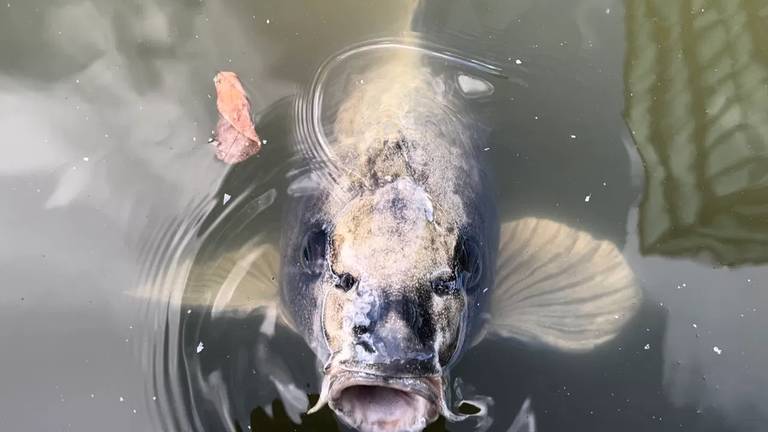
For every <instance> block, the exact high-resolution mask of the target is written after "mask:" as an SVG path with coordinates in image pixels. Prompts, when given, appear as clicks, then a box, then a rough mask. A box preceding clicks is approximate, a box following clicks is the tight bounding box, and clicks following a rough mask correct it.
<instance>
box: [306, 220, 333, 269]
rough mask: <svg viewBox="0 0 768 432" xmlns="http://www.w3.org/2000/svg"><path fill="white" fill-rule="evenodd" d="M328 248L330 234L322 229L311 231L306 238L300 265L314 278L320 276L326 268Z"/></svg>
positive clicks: (317, 228)
mask: <svg viewBox="0 0 768 432" xmlns="http://www.w3.org/2000/svg"><path fill="white" fill-rule="evenodd" d="M327 247H328V233H327V232H326V231H325V229H323V228H322V227H316V228H313V229H312V230H310V231H309V232H308V233H307V234H306V236H304V246H303V247H302V250H301V257H300V260H299V261H300V264H301V267H302V269H303V270H304V271H305V272H306V273H309V274H310V275H312V276H319V275H321V274H322V273H323V270H324V268H325V251H326V248H327Z"/></svg>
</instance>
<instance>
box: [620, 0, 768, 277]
mask: <svg viewBox="0 0 768 432" xmlns="http://www.w3.org/2000/svg"><path fill="white" fill-rule="evenodd" d="M626 4H627V15H626V24H627V60H626V69H625V81H626V95H625V100H626V117H627V121H628V123H629V126H630V128H631V130H632V134H633V137H634V140H635V143H636V144H637V148H638V150H639V152H640V155H641V157H642V158H643V162H644V166H645V174H646V180H645V192H644V195H643V199H642V204H641V207H640V219H639V229H640V239H641V248H642V251H643V253H644V254H658V255H667V256H698V255H709V256H711V257H714V259H715V260H716V261H717V262H718V263H720V264H724V265H739V264H745V263H750V262H758V263H759V262H766V261H768V0H698V1H696V0H676V1H669V0H628V1H627V3H626Z"/></svg>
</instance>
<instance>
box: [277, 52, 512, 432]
mask: <svg viewBox="0 0 768 432" xmlns="http://www.w3.org/2000/svg"><path fill="white" fill-rule="evenodd" d="M392 57H393V58H389V59H387V61H386V63H383V64H378V65H376V66H375V67H372V68H371V69H369V70H368V72H367V73H366V74H365V76H364V78H362V79H361V81H362V82H363V83H364V84H362V85H359V86H356V88H354V90H352V91H351V93H350V94H349V95H348V97H347V98H346V100H345V101H344V102H343V103H342V105H341V107H340V108H339V112H338V114H337V117H336V122H335V124H334V130H333V133H332V136H333V139H332V143H331V149H330V150H331V154H332V155H333V156H332V157H333V160H332V164H331V165H332V168H329V170H331V171H332V172H331V176H332V177H333V179H332V180H328V181H321V182H318V186H317V188H316V190H315V191H314V193H312V194H308V195H305V196H303V197H301V198H299V199H298V200H297V202H296V203H295V205H294V206H293V207H292V210H291V213H290V214H289V217H288V218H287V219H286V220H285V222H286V223H284V226H285V230H286V231H285V235H284V236H283V238H284V244H283V248H282V251H283V252H282V265H281V269H282V271H281V278H280V280H281V284H282V287H281V295H282V300H283V304H284V307H285V308H286V310H287V311H288V315H289V316H290V319H291V321H293V325H294V327H295V328H297V329H301V331H302V333H303V335H304V337H305V338H306V339H307V341H308V342H309V343H310V345H311V346H312V348H313V349H314V351H315V352H316V353H317V355H318V357H319V358H320V360H321V361H322V362H323V364H324V370H325V382H324V384H323V399H325V398H327V401H328V403H329V404H330V406H331V407H332V408H333V409H334V410H335V411H336V412H337V413H338V414H339V415H340V416H341V417H342V418H343V419H344V420H345V421H347V422H348V423H350V424H351V425H353V426H355V427H358V428H359V429H361V430H393V431H394V430H398V431H404V430H420V429H421V428H423V427H424V426H425V425H426V424H427V423H429V422H431V421H433V420H435V419H436V418H437V416H438V415H439V414H440V413H442V412H444V411H445V409H444V406H443V405H444V400H443V394H444V392H443V381H442V377H443V372H444V370H446V369H447V368H448V367H449V366H450V365H451V364H452V363H453V362H455V360H456V359H457V358H458V357H459V355H460V353H461V351H462V348H463V347H464V346H465V345H467V343H466V341H467V340H472V339H473V338H474V337H476V336H477V335H478V333H479V330H480V329H481V328H482V326H481V325H480V322H481V321H482V317H483V316H484V315H485V314H486V312H487V309H488V300H489V298H490V295H489V294H490V291H489V289H487V288H489V287H490V284H492V282H493V276H494V269H495V266H494V265H493V264H494V263H495V258H496V250H497V245H498V234H499V224H498V221H497V218H496V211H495V207H494V202H493V197H492V194H491V192H490V191H491V185H490V183H489V181H490V179H489V176H488V175H487V172H486V170H485V169H484V167H483V166H482V165H481V164H480V163H479V162H480V155H479V153H480V152H481V151H482V148H483V146H482V145H479V144H480V143H478V142H475V141H474V140H473V137H474V136H475V134H473V133H472V131H471V130H470V129H469V126H468V123H469V122H468V121H467V120H466V119H465V118H464V117H463V116H462V115H460V113H461V111H460V104H459V102H460V101H459V97H458V95H456V94H455V92H452V91H451V90H452V89H454V88H455V86H454V85H453V84H451V83H448V82H445V77H436V76H434V75H433V74H432V73H431V71H430V70H429V69H428V68H427V67H426V66H425V65H424V64H422V63H421V61H420V54H419V53H418V52H417V51H410V50H404V51H403V52H401V53H399V54H397V55H394V56H392Z"/></svg>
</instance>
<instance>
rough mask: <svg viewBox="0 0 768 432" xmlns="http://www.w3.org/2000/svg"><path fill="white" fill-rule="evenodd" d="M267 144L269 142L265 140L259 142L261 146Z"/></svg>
mask: <svg viewBox="0 0 768 432" xmlns="http://www.w3.org/2000/svg"><path fill="white" fill-rule="evenodd" d="M268 142H269V141H267V140H265V139H263V140H261V143H262V144H266V143H268Z"/></svg>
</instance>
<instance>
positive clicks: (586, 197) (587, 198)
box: [584, 194, 592, 202]
mask: <svg viewBox="0 0 768 432" xmlns="http://www.w3.org/2000/svg"><path fill="white" fill-rule="evenodd" d="M591 199H592V194H589V195H587V196H585V197H584V202H589V200H591Z"/></svg>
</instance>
